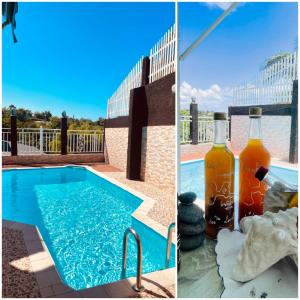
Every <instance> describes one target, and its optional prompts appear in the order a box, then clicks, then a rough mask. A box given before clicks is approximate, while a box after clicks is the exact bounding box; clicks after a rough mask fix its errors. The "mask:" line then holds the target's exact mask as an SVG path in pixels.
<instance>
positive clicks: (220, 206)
mask: <svg viewBox="0 0 300 300" xmlns="http://www.w3.org/2000/svg"><path fill="white" fill-rule="evenodd" d="M232 175H233V174H232V173H226V174H221V175H219V176H221V177H223V179H227V180H226V181H223V183H221V184H220V183H217V182H211V183H209V184H208V191H207V192H208V202H207V213H206V221H207V223H208V224H210V225H214V226H216V227H218V228H219V229H220V228H223V227H225V228H226V227H228V226H226V225H229V224H231V223H232V222H233V219H234V214H233V212H234V194H233V193H231V186H232V184H233V183H232V182H231V177H232Z"/></svg>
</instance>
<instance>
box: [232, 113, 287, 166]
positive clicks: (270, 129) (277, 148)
mask: <svg viewBox="0 0 300 300" xmlns="http://www.w3.org/2000/svg"><path fill="white" fill-rule="evenodd" d="M261 125H262V135H263V141H264V144H265V146H266V148H267V149H268V150H269V152H270V154H271V156H272V157H274V158H278V159H281V160H288V159H289V150H290V135H291V117H290V116H263V117H262V123H261ZM248 134H249V117H248V116H231V145H232V148H233V150H234V151H237V152H239V151H241V150H242V149H243V148H244V147H245V146H246V143H247V140H248Z"/></svg>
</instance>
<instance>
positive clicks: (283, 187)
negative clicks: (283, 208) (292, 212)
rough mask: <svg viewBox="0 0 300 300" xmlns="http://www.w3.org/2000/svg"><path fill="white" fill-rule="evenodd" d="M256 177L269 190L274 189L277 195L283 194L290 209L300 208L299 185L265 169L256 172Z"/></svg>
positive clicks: (261, 168)
mask: <svg viewBox="0 0 300 300" xmlns="http://www.w3.org/2000/svg"><path fill="white" fill-rule="evenodd" d="M255 177H256V178H257V179H258V180H259V181H262V182H264V183H265V184H266V185H267V186H268V188H273V189H274V190H276V192H277V193H279V194H282V196H283V197H284V198H286V199H287V200H288V207H298V185H296V184H292V183H289V182H287V181H285V180H284V179H282V178H280V177H278V176H277V175H276V174H274V173H273V172H272V171H270V170H269V169H267V168H264V167H260V168H259V169H258V170H257V171H256V173H255ZM275 186H276V187H275Z"/></svg>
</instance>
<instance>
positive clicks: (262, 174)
mask: <svg viewBox="0 0 300 300" xmlns="http://www.w3.org/2000/svg"><path fill="white" fill-rule="evenodd" d="M268 172H269V169H267V168H264V167H260V168H259V169H258V170H257V171H256V173H255V178H257V179H258V180H259V181H262V180H263V179H264V178H265V176H266V174H267V173H268Z"/></svg>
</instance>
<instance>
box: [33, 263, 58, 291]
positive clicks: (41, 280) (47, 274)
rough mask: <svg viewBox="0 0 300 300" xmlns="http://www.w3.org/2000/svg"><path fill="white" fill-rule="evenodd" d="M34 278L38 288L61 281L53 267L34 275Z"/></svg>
mask: <svg viewBox="0 0 300 300" xmlns="http://www.w3.org/2000/svg"><path fill="white" fill-rule="evenodd" d="M35 277H36V280H37V282H38V285H39V287H40V288H43V287H47V286H50V285H54V284H58V283H61V279H60V277H59V275H58V274H57V272H56V270H55V269H54V268H53V267H52V269H50V270H45V271H40V272H37V273H35Z"/></svg>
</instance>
